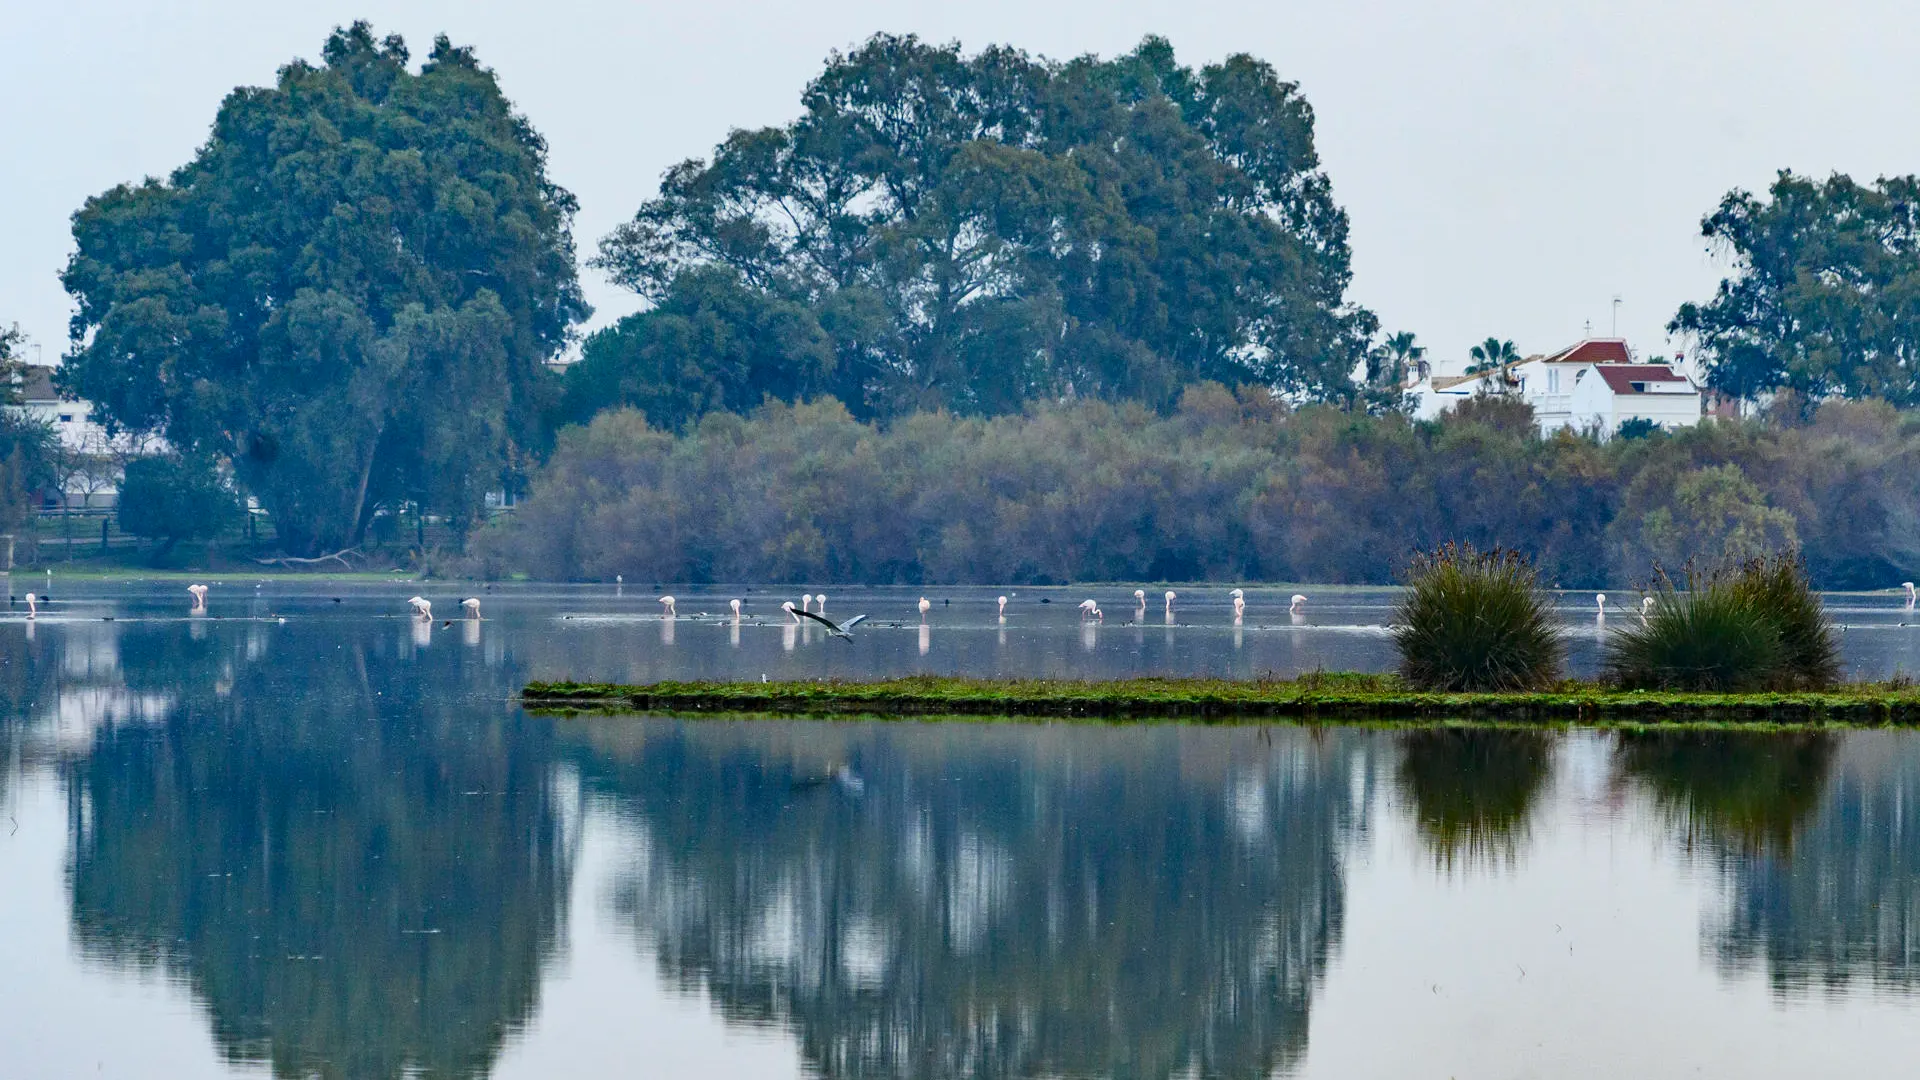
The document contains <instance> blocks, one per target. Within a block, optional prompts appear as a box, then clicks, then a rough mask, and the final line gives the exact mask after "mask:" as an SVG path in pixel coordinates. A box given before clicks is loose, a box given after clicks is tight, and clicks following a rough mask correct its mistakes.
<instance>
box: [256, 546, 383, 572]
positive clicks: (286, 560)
mask: <svg viewBox="0 0 1920 1080" xmlns="http://www.w3.org/2000/svg"><path fill="white" fill-rule="evenodd" d="M348 555H360V557H361V558H363V559H364V558H366V556H365V555H361V554H360V549H359V548H341V549H340V550H339V551H335V552H332V553H330V554H327V555H316V556H314V557H313V558H311V559H303V558H300V557H299V556H297V555H276V556H274V557H273V558H271V559H255V560H253V561H254V562H257V563H259V564H260V565H262V566H313V565H314V564H316V563H323V562H326V561H327V560H328V559H335V560H338V561H339V563H340V565H341V566H344V567H346V568H347V569H348V570H351V569H353V564H352V563H350V562H348V561H347V556H348Z"/></svg>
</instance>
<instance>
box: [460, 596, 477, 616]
mask: <svg viewBox="0 0 1920 1080" xmlns="http://www.w3.org/2000/svg"><path fill="white" fill-rule="evenodd" d="M460 612H461V614H463V615H465V616H466V617H467V618H469V619H477V618H479V617H480V598H479V597H477V596H469V597H467V598H466V599H465V600H462V601H460Z"/></svg>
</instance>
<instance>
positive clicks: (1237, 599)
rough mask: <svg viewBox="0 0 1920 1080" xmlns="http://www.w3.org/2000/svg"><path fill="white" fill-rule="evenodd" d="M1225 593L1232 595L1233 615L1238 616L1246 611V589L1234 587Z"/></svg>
mask: <svg viewBox="0 0 1920 1080" xmlns="http://www.w3.org/2000/svg"><path fill="white" fill-rule="evenodd" d="M1227 595H1229V596H1231V597H1233V617H1234V618H1236V619H1237V618H1239V617H1241V616H1242V615H1245V614H1246V613H1247V591H1246V590H1245V589H1235V590H1233V591H1232V592H1231V593H1228V594H1227Z"/></svg>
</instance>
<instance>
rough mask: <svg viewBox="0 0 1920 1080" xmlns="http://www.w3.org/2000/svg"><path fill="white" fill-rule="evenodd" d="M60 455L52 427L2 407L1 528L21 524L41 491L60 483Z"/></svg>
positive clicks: (9, 528)
mask: <svg viewBox="0 0 1920 1080" xmlns="http://www.w3.org/2000/svg"><path fill="white" fill-rule="evenodd" d="M59 458H60V440H59V439H58V438H57V437H56V436H55V435H54V433H53V428H52V427H50V426H48V425H47V424H46V423H44V422H42V421H38V420H35V419H33V418H32V417H29V416H27V415H26V414H25V413H23V412H20V411H18V410H15V409H6V408H0V532H11V531H13V530H14V529H17V528H19V527H20V526H21V524H22V523H24V522H25V521H26V520H27V519H28V518H29V517H32V516H33V513H34V511H35V509H37V508H38V506H39V503H40V496H41V493H43V492H45V491H47V490H48V489H50V488H54V487H56V486H57V485H58V482H59V467H58V464H59Z"/></svg>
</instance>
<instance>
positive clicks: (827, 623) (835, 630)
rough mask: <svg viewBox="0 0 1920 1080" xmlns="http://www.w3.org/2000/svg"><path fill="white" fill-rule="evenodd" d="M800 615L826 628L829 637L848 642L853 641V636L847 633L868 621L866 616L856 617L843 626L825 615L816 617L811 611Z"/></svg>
mask: <svg viewBox="0 0 1920 1080" xmlns="http://www.w3.org/2000/svg"><path fill="white" fill-rule="evenodd" d="M800 614H802V615H805V616H806V617H807V618H809V619H812V620H813V621H814V622H817V623H819V624H820V625H821V626H824V627H826V628H827V636H828V637H830V638H836V637H837V638H842V639H844V640H847V641H852V640H853V635H852V634H850V633H848V632H847V631H849V630H852V629H853V628H854V627H856V626H859V625H860V623H861V622H863V621H864V620H865V619H866V616H865V615H855V616H854V617H853V618H851V619H848V620H847V621H846V623H845V624H841V623H837V622H834V621H833V620H832V619H829V618H827V617H826V616H825V615H815V614H814V613H813V612H811V611H802V612H801V613H800Z"/></svg>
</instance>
